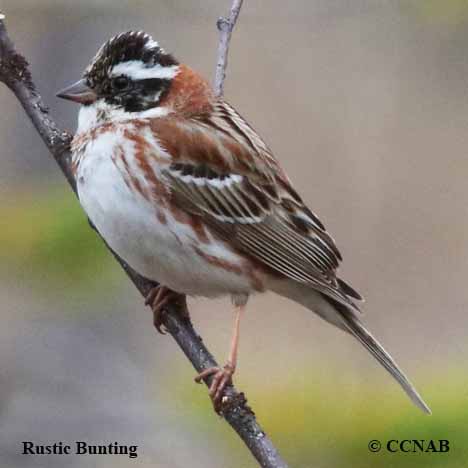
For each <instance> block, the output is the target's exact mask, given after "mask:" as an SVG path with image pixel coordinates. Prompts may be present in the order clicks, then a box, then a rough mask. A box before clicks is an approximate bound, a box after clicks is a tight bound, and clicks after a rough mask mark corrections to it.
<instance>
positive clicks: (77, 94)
mask: <svg viewBox="0 0 468 468" xmlns="http://www.w3.org/2000/svg"><path fill="white" fill-rule="evenodd" d="M57 97H59V98H62V99H68V100H69V101H73V102H78V103H79V104H92V103H93V102H94V101H96V99H97V95H96V93H95V92H94V91H93V90H92V89H91V88H90V87H89V86H88V85H87V84H86V80H85V79H84V78H83V79H81V80H79V81H77V82H76V83H73V84H72V85H71V86H68V87H67V88H64V89H62V90H61V91H60V92H58V93H57Z"/></svg>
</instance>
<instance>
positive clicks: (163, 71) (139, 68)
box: [110, 60, 179, 80]
mask: <svg viewBox="0 0 468 468" xmlns="http://www.w3.org/2000/svg"><path fill="white" fill-rule="evenodd" d="M178 72H179V66H178V65H171V66H170V67H163V66H161V65H159V64H156V65H153V66H152V67H147V66H146V65H145V64H144V63H143V62H142V61H141V60H129V61H127V62H124V63H119V64H118V65H116V66H115V67H114V68H112V70H111V73H110V76H118V75H126V76H128V77H129V78H131V79H133V80H147V79H151V78H158V79H161V80H164V79H169V80H170V79H171V78H174V76H176V75H177V73H178Z"/></svg>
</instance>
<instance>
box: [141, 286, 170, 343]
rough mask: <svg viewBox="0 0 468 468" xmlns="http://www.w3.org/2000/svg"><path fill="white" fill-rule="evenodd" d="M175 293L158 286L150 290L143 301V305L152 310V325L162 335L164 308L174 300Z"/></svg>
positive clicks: (163, 332)
mask: <svg viewBox="0 0 468 468" xmlns="http://www.w3.org/2000/svg"><path fill="white" fill-rule="evenodd" d="M176 296H177V293H175V292H174V291H172V290H171V289H169V288H166V286H162V285H160V284H159V285H158V286H155V287H154V288H152V289H151V291H150V292H149V293H148V295H147V296H146V299H145V305H149V306H151V309H152V310H153V324H154V326H155V327H156V330H158V332H159V333H161V334H162V335H164V334H165V333H166V332H165V331H164V330H163V329H162V326H163V321H164V314H166V308H165V306H166V305H167V303H168V302H169V301H170V300H171V299H174V298H175V297H176Z"/></svg>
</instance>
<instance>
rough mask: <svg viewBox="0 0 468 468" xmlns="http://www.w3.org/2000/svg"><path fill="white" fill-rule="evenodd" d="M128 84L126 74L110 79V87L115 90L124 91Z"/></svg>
mask: <svg viewBox="0 0 468 468" xmlns="http://www.w3.org/2000/svg"><path fill="white" fill-rule="evenodd" d="M129 86H130V80H129V79H128V78H127V77H126V76H117V77H116V78H114V79H113V80H112V87H113V88H114V89H115V90H117V91H124V90H125V89H127V88H128V87H129Z"/></svg>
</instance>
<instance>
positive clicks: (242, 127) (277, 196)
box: [154, 102, 361, 309]
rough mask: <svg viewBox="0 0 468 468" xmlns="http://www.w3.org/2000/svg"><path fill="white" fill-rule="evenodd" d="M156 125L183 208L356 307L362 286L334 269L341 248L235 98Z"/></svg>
mask: <svg viewBox="0 0 468 468" xmlns="http://www.w3.org/2000/svg"><path fill="white" fill-rule="evenodd" d="M154 125H156V127H155V128H154V131H155V132H156V133H157V135H158V139H159V141H160V143H161V144H162V146H163V147H165V149H166V150H167V151H168V152H169V153H170V154H171V155H172V157H173V163H172V164H171V165H169V166H167V167H166V168H165V169H164V170H163V175H164V176H165V177H166V180H167V183H168V184H169V187H170V191H171V197H172V201H173V202H174V203H175V204H176V205H177V206H178V207H179V208H180V209H182V210H185V211H186V212H189V213H191V214H194V215H197V216H199V217H201V219H202V220H203V221H204V222H205V223H206V224H207V225H208V226H209V227H210V228H211V229H212V230H213V231H215V232H216V233H217V234H218V235H219V236H220V237H221V238H222V239H223V240H225V241H226V242H228V243H230V245H232V246H233V247H234V248H236V249H237V250H239V251H242V252H243V253H244V254H245V255H247V256H249V257H250V258H253V259H255V260H257V261H258V262H260V263H262V264H263V265H265V266H267V267H269V268H270V269H272V270H274V271H275V272H276V273H278V274H281V275H284V276H285V277H288V278H290V279H293V280H295V281H299V282H302V283H307V284H310V285H311V286H312V287H314V288H315V289H317V290H318V291H320V292H322V293H324V294H326V295H327V296H329V297H331V298H333V299H334V300H336V301H338V302H340V303H343V304H345V305H347V306H348V307H351V308H354V309H357V306H356V305H355V304H354V303H353V301H352V299H361V298H360V296H359V294H358V293H356V292H355V291H354V290H353V289H352V288H351V287H350V286H348V285H347V284H346V283H344V282H343V281H341V280H339V279H338V278H337V277H336V269H337V268H338V266H339V263H340V261H341V255H340V252H339V251H338V249H337V247H336V245H335V243H334V241H333V239H332V238H331V237H330V235H329V234H328V233H327V232H326V230H325V228H324V226H323V224H322V223H321V222H320V220H319V219H318V218H317V216H315V215H314V214H313V213H312V212H311V211H310V210H309V209H308V208H307V207H306V206H305V205H304V203H303V202H302V200H301V198H300V197H299V195H298V194H297V192H296V191H295V190H294V189H293V187H292V185H291V183H290V182H289V179H288V178H287V176H286V174H285V173H284V171H283V170H282V168H281V167H280V166H279V164H278V162H277V161H276V159H275V158H274V157H273V155H272V153H271V152H270V150H269V149H268V148H267V146H266V145H265V143H264V142H263V140H262V139H261V138H260V137H259V136H258V134H257V133H256V132H255V131H254V130H253V129H252V128H251V127H250V126H249V125H248V124H247V123H246V122H245V120H244V119H243V118H242V117H240V115H239V114H237V112H235V110H234V109H233V108H232V107H231V106H229V105H228V104H226V103H224V102H219V103H217V105H216V106H215V108H214V110H213V112H211V113H210V114H208V115H203V116H197V117H192V118H191V119H188V120H184V121H182V120H181V121H172V122H167V121H166V122H165V123H162V122H161V121H159V122H157V123H155V124H154ZM165 125H167V126H169V127H170V128H164V126H165ZM351 298H352V299H351Z"/></svg>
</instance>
